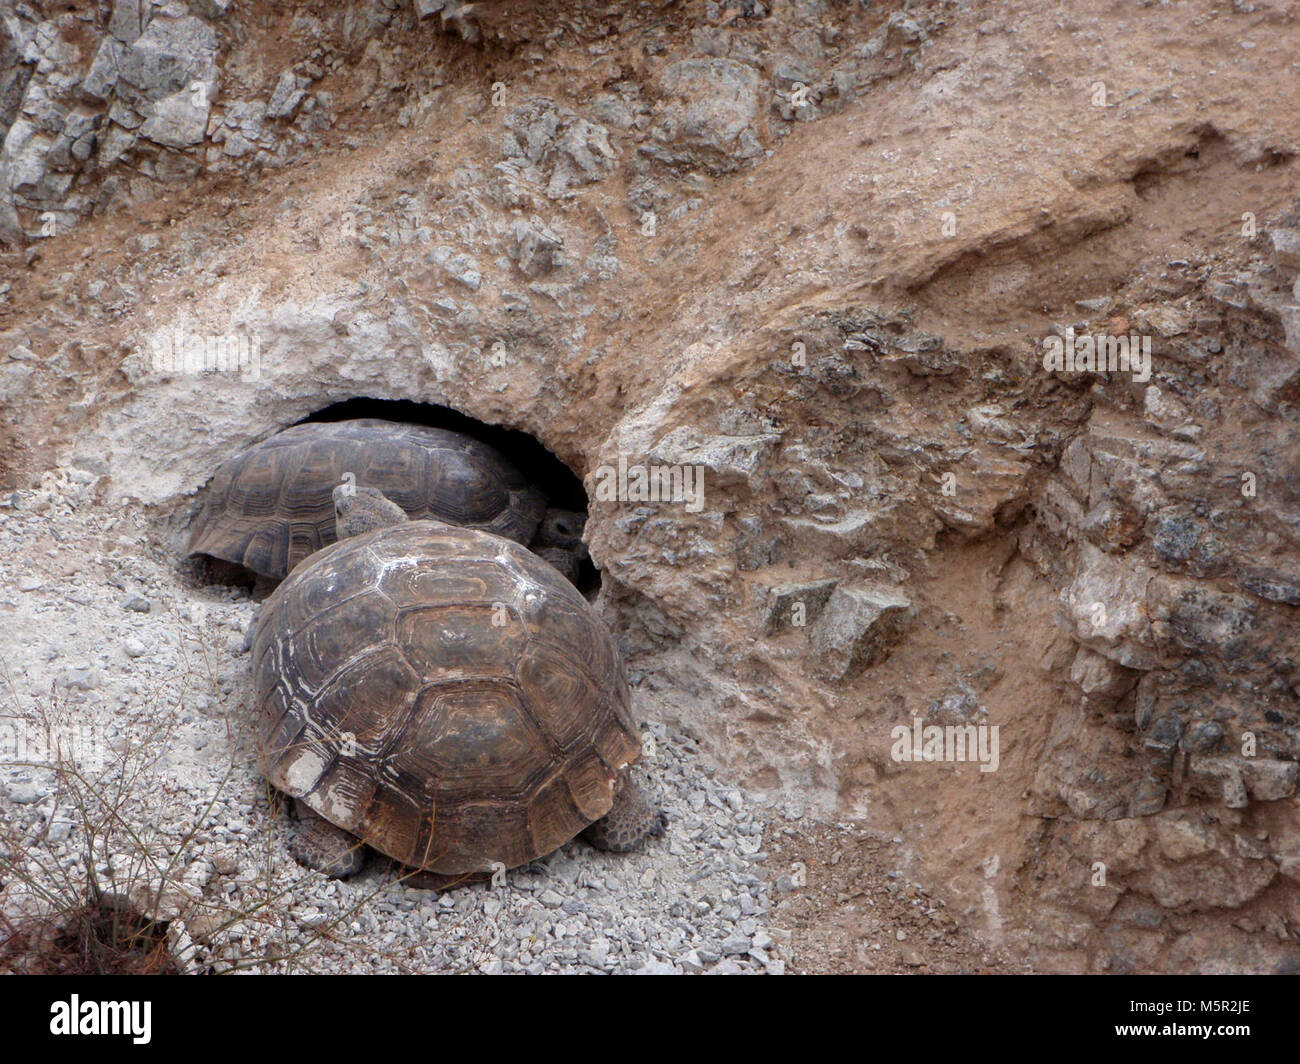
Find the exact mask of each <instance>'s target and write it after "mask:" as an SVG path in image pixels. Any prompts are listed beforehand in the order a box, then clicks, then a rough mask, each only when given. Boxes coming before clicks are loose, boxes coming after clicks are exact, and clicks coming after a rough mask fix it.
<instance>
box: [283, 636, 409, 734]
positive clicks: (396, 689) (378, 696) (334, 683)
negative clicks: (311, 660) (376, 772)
mask: <svg viewBox="0 0 1300 1064" xmlns="http://www.w3.org/2000/svg"><path fill="white" fill-rule="evenodd" d="M419 692H420V677H419V676H418V675H417V674H416V672H415V671H414V670H413V669H412V668H411V666H410V665H408V664H407V662H406V659H405V658H404V657H403V656H402V652H401V650H400V648H398V647H396V646H393V645H392V644H391V643H387V644H383V645H380V646H378V647H371V648H370V649H369V650H368V652H367V653H365V654H363V655H362V656H360V657H356V658H353V659H352V660H351V661H350V662H349V663H348V664H347V665H344V666H342V667H340V668H337V669H336V670H335V672H334V675H333V676H332V677H331V678H330V679H329V682H328V683H326V684H325V685H324V687H322V688H321V690H320V692H319V693H317V694H316V695H315V697H314V698H312V699H311V702H310V709H309V711H308V713H307V716H308V718H309V719H310V721H311V723H312V726H313V727H314V728H315V730H316V731H317V732H319V733H320V734H321V735H322V736H323V737H324V739H325V741H326V742H328V743H330V744H332V745H333V746H334V747H335V748H336V749H338V750H342V751H345V752H347V753H348V756H350V757H361V758H364V757H369V758H372V759H375V758H380V757H383V756H386V755H390V754H391V753H392V751H394V750H401V749H403V748H405V746H406V744H407V742H408V741H409V738H410V724H411V718H412V713H413V709H414V706H415V704H416V697H417V695H418V694H419Z"/></svg>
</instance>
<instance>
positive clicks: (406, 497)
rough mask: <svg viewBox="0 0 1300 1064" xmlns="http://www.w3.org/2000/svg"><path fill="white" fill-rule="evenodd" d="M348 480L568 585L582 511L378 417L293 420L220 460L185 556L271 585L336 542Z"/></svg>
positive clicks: (227, 574) (503, 469)
mask: <svg viewBox="0 0 1300 1064" xmlns="http://www.w3.org/2000/svg"><path fill="white" fill-rule="evenodd" d="M349 475H351V477H352V478H353V479H354V480H355V482H357V483H361V484H365V485H368V486H370V487H374V488H377V489H379V490H380V491H382V492H383V493H384V494H385V495H386V496H387V497H388V498H390V499H392V500H393V501H394V502H396V503H397V504H398V505H399V506H401V507H402V509H403V510H404V511H405V512H406V513H407V514H408V515H409V516H410V517H411V518H412V519H415V520H418V519H421V518H436V519H438V520H442V521H446V522H449V523H451V524H455V525H462V526H464V527H467V528H476V529H481V530H482V531H485V532H492V533H495V534H496V535H499V536H504V537H505V538H506V539H511V540H514V541H515V542H517V543H525V544H527V543H531V544H532V546H533V549H534V550H536V551H537V552H538V553H539V554H541V555H542V556H543V557H545V558H546V559H547V560H548V561H549V562H551V564H552V565H555V566H556V567H557V568H559V569H560V570H561V571H562V572H564V573H565V575H567V576H569V577H570V579H573V580H576V578H577V573H578V566H579V564H580V562H581V560H582V559H583V558H584V557H585V556H586V548H585V547H584V546H583V544H582V527H583V522H584V520H585V517H584V515H583V514H580V513H577V512H575V511H570V510H562V509H548V508H547V500H546V496H545V495H544V494H543V493H542V492H541V491H539V490H538V489H537V488H536V487H535V486H533V485H531V484H529V483H528V481H527V480H526V479H525V477H524V475H523V474H522V473H521V472H520V471H519V470H518V469H517V468H515V466H514V465H512V464H511V463H510V462H509V461H508V460H507V459H506V458H505V457H504V456H503V455H501V454H500V453H499V452H498V451H497V450H495V449H494V448H493V447H490V446H489V445H488V444H486V443H483V442H482V441H480V440H476V439H474V438H473V437H470V436H466V435H464V434H462V433H459V432H452V431H450V430H448V429H439V428H432V427H430V426H426V425H414V424H405V423H402V422H397V421H385V420H382V419H378V418H364V419H358V420H352V421H336V422H306V423H304V424H301V425H294V426H293V427H291V428H287V429H285V430H284V431H283V432H280V433H277V434H276V435H274V436H272V437H270V438H269V439H266V440H263V441H262V442H261V443H258V444H256V445H254V446H252V447H249V448H248V449H246V450H244V451H241V452H240V453H239V454H237V455H235V456H234V457H233V458H231V459H229V460H228V461H226V462H224V463H223V464H222V465H221V466H220V468H218V470H217V472H216V473H215V474H214V475H213V477H212V480H211V482H210V483H209V484H208V488H207V494H206V498H205V500H204V505H203V508H202V510H201V511H200V513H199V515H198V517H197V518H196V520H195V522H194V529H193V532H192V533H191V536H190V544H189V554H190V555H191V556H201V557H205V558H207V559H208V561H209V565H210V567H211V569H212V571H213V575H215V576H217V577H218V578H220V579H227V580H240V579H250V578H253V577H257V578H261V579H262V580H263V581H265V582H272V583H273V582H275V581H278V580H283V579H284V578H285V576H287V575H288V574H289V573H290V572H291V571H292V570H293V568H294V567H295V566H296V565H298V564H299V563H300V562H301V561H302V560H303V559H304V558H307V557H309V556H310V555H311V554H313V553H315V552H316V551H317V550H319V549H320V548H321V547H324V546H326V545H328V544H330V543H333V542H334V541H335V540H336V539H337V538H338V536H337V533H336V531H335V524H334V505H333V499H332V493H333V490H334V488H335V487H336V486H338V485H339V484H340V483H342V482H343V481H344V479H345V478H346V477H348V476H349Z"/></svg>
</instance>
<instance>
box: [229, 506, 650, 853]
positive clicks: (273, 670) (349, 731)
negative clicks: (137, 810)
mask: <svg viewBox="0 0 1300 1064" xmlns="http://www.w3.org/2000/svg"><path fill="white" fill-rule="evenodd" d="M335 500H336V506H337V508H338V524H339V531H340V534H341V535H343V536H344V537H346V538H344V539H342V540H341V541H340V542H337V543H335V544H333V545H331V546H328V547H325V548H324V549H322V550H320V551H318V552H317V553H316V554H314V555H313V556H312V557H310V558H308V559H307V561H306V562H304V563H303V564H302V565H300V566H299V567H298V568H296V569H295V570H294V571H293V572H292V573H291V574H290V575H289V577H288V578H287V579H286V580H285V581H284V582H283V583H282V584H281V585H280V586H279V587H278V588H277V589H276V590H275V592H274V593H273V594H272V595H271V597H270V598H269V599H268V600H267V602H266V605H265V606H264V607H263V610H262V614H261V617H260V618H259V620H258V624H257V634H256V638H255V640H254V646H253V672H254V687H255V699H256V705H257V706H258V711H259V713H260V724H259V735H258V740H259V741H258V749H259V757H260V760H261V765H262V770H263V772H264V774H265V775H266V778H267V779H268V780H269V781H270V782H271V783H272V784H273V785H274V786H275V787H277V788H279V789H280V790H281V791H284V792H285V793H286V794H288V795H290V796H292V797H293V798H295V799H298V803H297V807H298V811H299V819H300V824H299V827H298V829H297V832H296V834H295V837H294V839H293V841H292V842H291V849H292V850H293V853H294V855H295V856H296V857H297V858H298V859H299V860H301V861H303V863H305V864H309V865H311V866H313V867H316V868H318V869H319V870H321V871H323V872H326V873H327V874H330V875H348V874H351V873H352V872H355V871H357V870H358V868H359V867H360V857H361V855H360V847H359V846H358V842H357V840H358V839H359V840H361V841H362V842H365V843H367V844H369V845H370V846H372V847H374V848H375V849H377V850H379V851H380V852H382V853H384V854H387V855H388V856H389V857H391V858H393V859H394V860H396V861H399V862H401V863H402V864H404V865H406V866H408V867H410V868H413V869H423V870H425V871H427V872H431V873H436V874H437V875H438V876H444V877H455V876H464V875H466V874H474V873H482V872H487V871H489V870H491V869H492V868H493V867H494V866H495V865H497V864H498V863H500V864H501V865H504V866H505V867H507V868H512V867H514V866H516V865H519V864H523V863H525V862H527V861H530V860H532V859H534V858H536V857H540V856H542V855H544V854H547V853H550V852H551V851H552V850H555V849H556V848H558V847H559V846H561V845H563V844H564V843H566V842H568V841H569V840H570V839H571V838H573V837H574V836H575V835H577V834H578V833H579V832H583V833H584V837H585V838H587V840H588V841H589V842H591V843H593V844H594V845H596V846H599V847H602V848H604V849H610V850H616V851H622V850H627V849H631V848H632V847H633V846H635V845H636V844H637V843H638V842H639V841H640V840H641V839H642V838H643V837H644V836H646V835H649V834H657V833H659V832H660V831H661V830H662V828H663V824H664V817H663V814H662V813H660V812H658V811H657V810H655V809H653V808H652V807H651V806H650V805H648V804H647V802H646V801H645V799H644V798H643V797H642V795H641V793H640V791H639V790H638V788H637V787H636V785H635V784H634V783H633V782H632V781H631V779H630V778H629V776H628V766H629V765H630V764H631V763H632V762H633V761H635V760H636V758H637V757H638V756H639V753H640V738H639V733H638V731H637V728H636V725H635V724H634V723H633V721H632V718H631V715H630V704H631V698H630V695H629V692H628V686H627V680H626V677H625V675H624V672H623V666H622V662H621V660H620V658H619V654H618V650H617V647H616V646H615V644H614V640H613V637H612V636H611V635H610V633H609V631H608V630H607V629H606V628H605V627H604V626H603V625H602V624H601V622H600V621H599V619H598V618H597V617H596V616H595V614H594V613H593V612H592V610H591V607H590V606H588V604H587V602H586V600H585V599H584V598H583V597H582V596H581V595H580V594H579V593H578V592H577V590H576V589H575V588H574V587H573V586H572V585H570V584H569V583H567V582H566V581H565V580H564V579H563V578H562V577H561V576H560V574H559V573H557V572H556V571H555V570H554V569H553V568H552V567H551V566H549V565H548V564H547V563H546V562H544V561H543V560H541V559H540V558H538V557H537V556H536V555H534V554H532V553H531V552H529V551H528V550H526V549H524V548H523V547H521V546H519V545H518V544H516V543H513V542H511V541H510V540H507V539H503V538H502V537H500V536H494V535H492V534H490V533H486V532H481V531H477V530H473V529H466V528H460V527H456V526H453V525H449V524H446V523H444V522H441V521H432V520H424V521H407V520H406V515H405V513H404V512H403V510H402V509H401V508H400V507H398V506H397V505H395V504H394V503H392V502H390V501H388V500H387V499H385V498H384V497H383V495H382V493H380V492H378V491H377V490H374V489H371V488H367V487H360V488H354V489H351V490H349V489H348V488H347V487H340V488H339V489H338V490H337V491H336V492H335ZM385 525H388V527H384V526H385ZM353 531H357V532H358V534H357V535H351V533H352V532H353ZM321 818H323V820H322V819H321ZM326 822H328V823H326ZM330 825H336V827H333V828H332V827H330Z"/></svg>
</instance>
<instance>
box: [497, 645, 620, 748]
mask: <svg viewBox="0 0 1300 1064" xmlns="http://www.w3.org/2000/svg"><path fill="white" fill-rule="evenodd" d="M566 651H567V648H565V647H563V646H562V645H560V644H556V643H553V642H550V641H547V640H541V639H537V640H533V641H532V642H531V643H529V645H528V647H527V649H525V650H524V651H523V653H522V654H520V655H519V659H518V663H517V664H516V665H515V674H514V675H515V682H516V683H518V685H519V690H520V691H521V692H522V693H523V697H524V703H525V705H527V707H528V710H529V712H530V713H531V714H532V716H533V718H534V719H535V720H536V721H537V723H538V724H539V725H540V726H541V727H542V729H543V730H544V731H545V732H546V734H547V735H548V736H549V737H550V739H551V741H552V742H553V743H554V744H555V745H556V746H557V747H558V748H560V749H562V750H572V749H573V748H574V747H575V746H577V745H578V744H579V743H582V742H586V743H587V744H589V745H590V744H591V742H592V741H593V740H594V738H595V730H596V727H595V726H596V724H597V722H598V721H599V719H600V718H599V717H598V716H597V715H596V714H594V713H592V711H591V709H592V707H593V706H599V705H602V704H604V703H605V702H606V701H607V700H609V699H610V698H611V696H610V694H609V693H608V692H607V691H604V690H602V689H601V685H602V682H603V676H600V675H599V674H597V675H593V674H592V672H591V671H590V670H589V669H587V668H585V667H584V666H583V664H582V663H581V662H580V661H578V660H575V659H574V658H573V657H571V656H570V655H569V654H568V653H567V652H566Z"/></svg>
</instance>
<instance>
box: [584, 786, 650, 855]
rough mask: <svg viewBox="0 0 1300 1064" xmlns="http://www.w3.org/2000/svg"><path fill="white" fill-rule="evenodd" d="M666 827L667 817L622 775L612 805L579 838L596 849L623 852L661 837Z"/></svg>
mask: <svg viewBox="0 0 1300 1064" xmlns="http://www.w3.org/2000/svg"><path fill="white" fill-rule="evenodd" d="M667 826H668V814H667V813H665V812H664V811H663V810H662V809H658V808H656V807H655V806H654V805H653V804H652V803H651V802H649V801H648V800H647V799H646V796H645V794H644V793H643V792H642V791H641V788H640V787H638V786H637V785H636V784H635V783H633V782H632V780H631V779H630V778H629V777H628V776H627V775H626V774H624V776H623V778H622V780H620V782H619V788H618V793H617V794H615V795H614V804H613V806H612V807H611V808H610V810H609V812H608V813H606V814H605V815H604V816H603V817H601V818H600V819H599V820H597V821H596V822H595V823H594V824H592V825H591V827H589V828H588V829H587V830H586V831H584V832H583V833H582V837H583V838H584V839H586V840H587V842H589V843H591V845H593V846H595V847H596V849H598V850H609V851H610V852H611V853H627V851H629V850H634V849H636V848H637V846H639V845H640V844H641V843H642V842H643V841H644V840H645V839H647V838H650V837H651V836H652V835H662V834H663V833H664V829H665V828H666V827H667Z"/></svg>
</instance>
